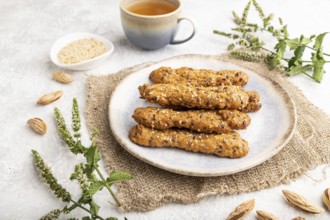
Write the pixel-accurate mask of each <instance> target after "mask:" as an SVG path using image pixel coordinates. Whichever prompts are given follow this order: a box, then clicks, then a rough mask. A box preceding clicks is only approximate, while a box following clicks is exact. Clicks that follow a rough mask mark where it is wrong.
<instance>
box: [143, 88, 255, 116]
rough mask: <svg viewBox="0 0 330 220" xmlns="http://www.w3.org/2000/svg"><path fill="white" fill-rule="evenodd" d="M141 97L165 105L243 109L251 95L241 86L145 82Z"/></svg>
mask: <svg viewBox="0 0 330 220" xmlns="http://www.w3.org/2000/svg"><path fill="white" fill-rule="evenodd" d="M139 92H140V95H141V98H144V99H146V100H148V101H149V102H153V103H157V104H159V105H163V106H183V107H186V108H201V109H237V110H242V109H243V108H244V107H245V106H247V105H248V103H249V95H248V93H247V92H246V91H244V90H243V89H242V88H241V87H240V86H219V87H194V86H190V85H186V84H177V85H174V84H144V85H142V86H139Z"/></svg>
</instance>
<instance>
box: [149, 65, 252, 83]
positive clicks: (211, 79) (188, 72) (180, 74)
mask: <svg viewBox="0 0 330 220" xmlns="http://www.w3.org/2000/svg"><path fill="white" fill-rule="evenodd" d="M149 78H150V80H151V81H152V82H153V83H162V84H176V83H178V82H180V83H189V84H191V85H194V86H222V85H237V86H244V85H245V84H246V83H247V82H248V76H247V75H246V74H245V73H244V72H242V71H239V70H219V71H214V70H210V69H193V68H188V67H181V68H177V69H172V68H170V67H160V68H158V69H156V70H154V71H152V72H151V73H150V76H149Z"/></svg>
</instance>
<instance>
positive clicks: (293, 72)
mask: <svg viewBox="0 0 330 220" xmlns="http://www.w3.org/2000/svg"><path fill="white" fill-rule="evenodd" d="M312 69H313V66H312V65H305V66H301V65H298V66H294V67H292V68H291V69H290V71H289V75H290V76H294V75H296V74H298V73H302V72H307V71H310V70H312Z"/></svg>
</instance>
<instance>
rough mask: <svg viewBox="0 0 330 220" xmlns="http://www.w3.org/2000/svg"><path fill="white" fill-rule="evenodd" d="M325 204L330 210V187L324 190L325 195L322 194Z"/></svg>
mask: <svg viewBox="0 0 330 220" xmlns="http://www.w3.org/2000/svg"><path fill="white" fill-rule="evenodd" d="M322 199H323V202H324V205H325V206H326V207H327V208H328V210H330V188H327V189H326V190H324V193H323V196H322Z"/></svg>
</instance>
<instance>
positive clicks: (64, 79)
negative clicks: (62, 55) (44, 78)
mask: <svg viewBox="0 0 330 220" xmlns="http://www.w3.org/2000/svg"><path fill="white" fill-rule="evenodd" d="M52 75H53V79H54V80H56V81H57V82H60V83H64V84H68V83H71V82H72V81H73V80H74V78H73V77H72V76H71V75H70V74H68V73H66V72H60V71H55V72H53V73H52Z"/></svg>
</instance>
